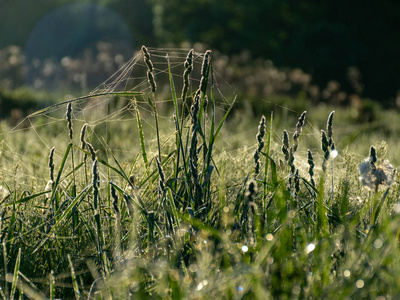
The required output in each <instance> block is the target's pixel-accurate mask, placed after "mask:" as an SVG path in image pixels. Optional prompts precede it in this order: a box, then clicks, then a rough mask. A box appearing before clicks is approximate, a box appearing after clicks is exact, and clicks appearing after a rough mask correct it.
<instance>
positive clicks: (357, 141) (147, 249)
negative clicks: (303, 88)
mask: <svg viewBox="0 0 400 300" xmlns="http://www.w3.org/2000/svg"><path fill="white" fill-rule="evenodd" d="M166 54H167V55H166ZM159 81H160V82H161V81H164V82H168V84H167V85H161V84H158V82H159ZM299 95H300V96H296V97H293V99H291V100H290V101H289V100H287V98H279V97H278V98H276V99H273V98H272V97H271V98H270V99H268V100H265V99H264V100H261V99H260V101H259V102H255V101H257V100H254V101H253V103H252V104H254V103H255V104H254V105H255V107H256V111H254V109H253V108H249V106H248V105H246V103H245V101H242V99H240V97H242V95H238V94H235V92H234V91H233V90H232V89H231V88H230V86H229V82H227V81H225V80H224V76H221V73H218V72H216V71H215V70H214V65H213V59H212V52H211V51H206V52H202V53H200V52H195V51H193V50H190V51H187V50H182V49H173V50H172V49H171V50H168V49H167V50H166V49H153V48H149V49H147V48H146V47H142V49H141V51H140V52H138V53H137V54H136V55H135V56H134V57H133V58H132V59H131V60H130V61H128V62H127V64H126V65H125V66H124V67H123V68H122V69H121V70H120V71H119V72H117V73H115V74H114V75H113V76H111V77H110V78H109V79H108V80H107V81H105V82H104V83H103V84H101V85H99V87H98V88H97V89H95V90H93V91H92V92H90V93H89V94H88V95H85V96H82V97H78V98H73V99H67V100H61V101H59V102H58V103H56V104H51V105H49V106H47V107H45V108H43V109H40V110H38V111H35V112H33V113H31V114H30V115H29V116H28V117H27V118H25V119H24V120H23V121H21V122H19V123H18V124H14V125H10V123H7V122H2V123H1V128H0V132H1V140H2V142H1V152H0V162H1V165H0V166H1V168H0V172H1V173H0V176H1V186H0V194H1V195H0V242H1V246H0V247H1V249H2V252H1V253H2V255H1V256H2V258H1V259H0V297H2V298H3V299H14V298H20V299H24V298H32V299H47V298H50V299H56V298H61V299H69V298H74V297H75V298H77V299H129V298H133V299H142V298H143V299H146V298H156V299H157V298H162V299H209V298H211V297H214V298H216V299H321V298H325V299H396V298H397V297H399V296H400V279H399V278H398V277H397V276H396V274H398V273H399V271H400V263H399V260H398V257H399V255H400V250H399V236H400V231H399V228H400V227H399V225H400V203H399V202H398V199H399V195H400V186H399V177H398V175H397V172H396V166H397V165H398V164H399V162H400V161H399V158H398V150H397V148H398V147H397V145H398V141H397V140H396V137H397V136H398V133H399V132H400V127H398V125H397V123H398V122H397V120H398V119H399V116H398V114H397V112H395V111H390V110H382V109H380V108H379V107H378V106H376V105H373V104H371V102H368V101H366V102H365V103H367V104H368V103H369V104H368V105H369V106H368V105H367V104H366V105H365V106H363V109H359V110H358V111H357V110H356V112H354V109H349V108H348V107H343V106H340V105H339V106H335V107H330V106H329V104H325V105H313V104H312V102H310V101H309V100H308V99H306V98H305V97H302V96H301V95H302V94H299ZM285 101H286V102H285ZM355 113H358V115H357V122H355V121H354V114H355ZM371 116H372V117H371Z"/></svg>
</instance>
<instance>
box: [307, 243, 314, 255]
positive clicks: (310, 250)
mask: <svg viewBox="0 0 400 300" xmlns="http://www.w3.org/2000/svg"><path fill="white" fill-rule="evenodd" d="M314 249H315V245H314V244H313V243H310V244H308V245H307V247H306V253H307V254H309V253H311V252H313V251H314Z"/></svg>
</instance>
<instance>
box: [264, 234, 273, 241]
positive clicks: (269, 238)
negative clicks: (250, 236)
mask: <svg viewBox="0 0 400 300" xmlns="http://www.w3.org/2000/svg"><path fill="white" fill-rule="evenodd" d="M265 239H266V240H267V241H269V242H270V241H272V240H273V239H274V236H273V235H272V234H271V233H267V235H266V236H265Z"/></svg>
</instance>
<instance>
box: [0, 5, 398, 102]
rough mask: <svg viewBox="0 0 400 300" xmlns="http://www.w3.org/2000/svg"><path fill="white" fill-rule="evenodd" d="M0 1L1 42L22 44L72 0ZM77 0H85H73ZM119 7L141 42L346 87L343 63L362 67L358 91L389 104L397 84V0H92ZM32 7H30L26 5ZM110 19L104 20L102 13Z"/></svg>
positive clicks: (117, 8) (135, 38) (136, 45)
mask: <svg viewBox="0 0 400 300" xmlns="http://www.w3.org/2000/svg"><path fill="white" fill-rule="evenodd" d="M1 1H2V2H0V3H1V4H0V5H1V6H0V47H4V46H6V45H7V44H17V45H20V46H24V43H25V42H26V40H27V38H28V36H29V32H30V30H32V28H33V27H34V26H35V23H37V22H39V21H40V19H41V18H42V17H43V16H44V15H46V14H47V13H48V12H49V11H51V10H53V9H55V8H57V7H60V6H61V5H65V4H67V3H71V1H65V0H58V1H49V0H38V1H36V2H37V3H35V5H34V6H33V5H32V4H31V2H30V1H28V0H19V1H9V0H1ZM75 2H79V3H81V2H82V1H75ZM91 3H97V4H102V5H106V6H107V7H109V8H111V9H113V10H115V11H116V12H118V13H119V14H120V15H121V16H122V18H123V19H124V20H125V22H126V23H127V25H128V27H129V28H130V30H131V33H132V37H133V40H134V41H135V47H136V48H138V47H139V46H140V45H141V44H147V45H150V46H160V45H165V44H166V43H171V42H172V43H175V44H177V45H179V44H180V43H181V42H183V41H189V42H191V43H194V42H202V43H205V44H207V45H208V46H209V47H210V48H212V49H218V50H219V51H221V52H222V53H225V54H228V55H230V54H236V53H240V52H241V51H243V50H248V51H250V53H251V55H252V56H253V57H254V58H257V57H263V58H267V59H271V60H272V61H273V62H274V63H275V64H276V65H277V66H282V67H300V68H302V69H303V70H304V71H306V72H308V73H310V74H312V76H313V82H315V83H317V84H319V85H324V84H326V82H327V81H328V80H331V79H336V80H338V81H339V82H340V83H341V84H342V88H343V89H347V90H348V92H352V91H351V85H350V84H348V80H347V79H346V72H347V71H346V70H347V68H348V67H351V66H356V67H357V68H358V69H359V70H360V71H361V74H362V83H363V85H364V90H363V94H362V96H363V97H371V98H373V99H377V100H380V101H381V102H385V103H386V104H390V103H391V102H392V101H393V99H394V98H395V97H396V93H397V91H398V90H399V77H400V76H399V75H398V74H399V71H400V60H399V59H398V58H397V57H398V53H400V39H399V36H400V19H399V18H398V12H399V11H400V2H399V1H394V0H382V1H378V2H377V1H372V0H363V1H360V0H354V1H344V0H335V1H333V0H330V1H317V0H300V1H290V0H264V1H260V0H235V1H228V0H219V1H215V0H190V1H185V2H182V1H180V0H168V1H164V0H147V1H146V0H134V1H132V0H131V1H117V0H107V1H100V0H98V1H91ZM27 7H29V9H26V8H27ZM104 22H107V20H104Z"/></svg>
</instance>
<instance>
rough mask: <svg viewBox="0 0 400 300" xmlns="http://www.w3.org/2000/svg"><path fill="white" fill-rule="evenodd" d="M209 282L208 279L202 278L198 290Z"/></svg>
mask: <svg viewBox="0 0 400 300" xmlns="http://www.w3.org/2000/svg"><path fill="white" fill-rule="evenodd" d="M207 284H208V281H207V280H205V279H204V280H202V281H201V282H200V283H199V284H198V286H197V290H198V291H200V290H201V289H202V288H203V287H205V286H206V285H207Z"/></svg>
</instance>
